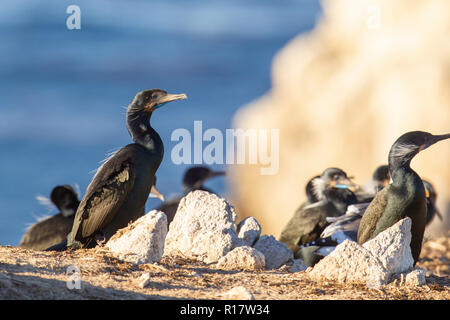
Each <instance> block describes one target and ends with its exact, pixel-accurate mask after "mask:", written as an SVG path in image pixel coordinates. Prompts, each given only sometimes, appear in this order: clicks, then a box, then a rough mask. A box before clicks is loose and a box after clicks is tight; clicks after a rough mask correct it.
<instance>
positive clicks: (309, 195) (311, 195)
mask: <svg viewBox="0 0 450 320" xmlns="http://www.w3.org/2000/svg"><path fill="white" fill-rule="evenodd" d="M317 178H320V176H315V177H312V178H311V179H310V180H309V181H308V183H307V184H306V186H305V194H306V201H305V202H303V203H302V204H301V205H300V207H299V209H301V208H304V207H306V206H309V205H310V204H313V203H316V202H318V201H319V198H318V197H317V196H316V194H315V192H316V191H315V190H314V184H313V181H314V179H317Z"/></svg>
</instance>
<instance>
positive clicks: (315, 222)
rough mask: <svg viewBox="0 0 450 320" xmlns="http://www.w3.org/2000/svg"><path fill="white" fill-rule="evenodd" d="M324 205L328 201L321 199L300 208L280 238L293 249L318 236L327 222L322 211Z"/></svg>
mask: <svg viewBox="0 0 450 320" xmlns="http://www.w3.org/2000/svg"><path fill="white" fill-rule="evenodd" d="M324 205H326V203H324V202H323V201H320V202H317V203H314V204H311V205H309V206H306V207H303V208H299V209H298V210H297V211H296V212H295V214H294V216H293V217H292V218H291V219H290V220H289V222H288V223H287V225H286V226H285V227H284V229H283V231H282V232H281V235H280V239H279V240H280V241H281V242H284V243H285V244H286V245H287V246H288V247H290V249H291V250H292V248H294V249H295V246H297V245H298V244H303V243H307V242H310V241H312V240H315V239H316V238H318V237H319V235H320V232H321V229H322V228H323V227H324V226H325V225H326V223H327V222H326V220H325V217H324V215H323V213H322V211H323V210H322V209H323V206H324Z"/></svg>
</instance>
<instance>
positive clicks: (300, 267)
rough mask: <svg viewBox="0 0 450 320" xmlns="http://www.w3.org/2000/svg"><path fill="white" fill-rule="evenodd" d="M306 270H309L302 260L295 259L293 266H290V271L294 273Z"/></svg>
mask: <svg viewBox="0 0 450 320" xmlns="http://www.w3.org/2000/svg"><path fill="white" fill-rule="evenodd" d="M306 269H308V266H307V265H306V264H305V262H304V261H303V260H302V259H294V260H293V261H292V264H291V265H289V269H288V271H289V272H291V273H294V272H299V271H305V270H306Z"/></svg>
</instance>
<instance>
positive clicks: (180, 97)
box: [151, 93, 187, 111]
mask: <svg viewBox="0 0 450 320" xmlns="http://www.w3.org/2000/svg"><path fill="white" fill-rule="evenodd" d="M184 99H187V95H185V94H184V93H181V94H171V93H168V94H166V95H163V96H161V97H159V98H158V100H156V103H155V105H154V106H153V107H152V109H151V110H152V111H153V110H156V109H158V108H161V107H162V106H163V105H165V104H166V103H168V102H172V101H176V100H184Z"/></svg>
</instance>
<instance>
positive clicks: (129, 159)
mask: <svg viewBox="0 0 450 320" xmlns="http://www.w3.org/2000/svg"><path fill="white" fill-rule="evenodd" d="M181 99H187V96H186V95H185V94H169V93H167V92H166V91H164V90H160V89H150V90H144V91H141V92H139V93H138V94H136V96H135V97H134V99H133V100H132V101H131V103H130V104H129V105H128V108H127V112H126V123H127V128H128V132H129V134H130V136H131V139H132V140H133V142H134V143H132V144H129V145H126V146H125V147H123V148H121V149H120V150H119V151H117V152H116V153H114V154H113V155H112V156H111V157H110V158H109V159H107V161H106V162H105V163H103V165H102V166H101V167H100V168H99V169H98V170H97V173H96V174H95V176H94V178H93V179H92V181H91V183H90V184H89V186H88V187H87V190H86V194H85V195H84V197H83V199H82V201H81V203H80V205H79V207H78V210H77V213H76V214H75V219H74V223H73V226H72V231H71V232H70V233H69V234H68V236H67V248H72V249H78V248H91V247H94V246H96V245H97V243H98V242H99V241H100V242H105V241H108V239H109V238H110V237H111V236H112V235H113V234H114V233H115V232H116V231H117V230H118V229H121V228H124V227H126V226H127V225H128V224H129V223H131V222H133V221H135V220H137V219H138V218H140V217H141V216H143V215H144V213H145V203H146V201H147V199H148V197H149V194H150V191H151V188H152V187H154V185H155V173H156V171H157V169H158V167H159V165H160V163H161V161H162V159H163V155H164V145H163V142H162V140H161V137H160V136H159V134H158V133H157V132H156V131H155V130H154V129H153V128H152V127H151V125H150V118H151V116H152V114H153V112H154V111H155V110H157V109H159V108H160V107H162V106H163V105H165V104H166V103H169V102H172V101H176V100H181ZM61 247H62V248H61ZM48 250H64V244H61V246H57V247H54V248H49V249H48Z"/></svg>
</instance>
